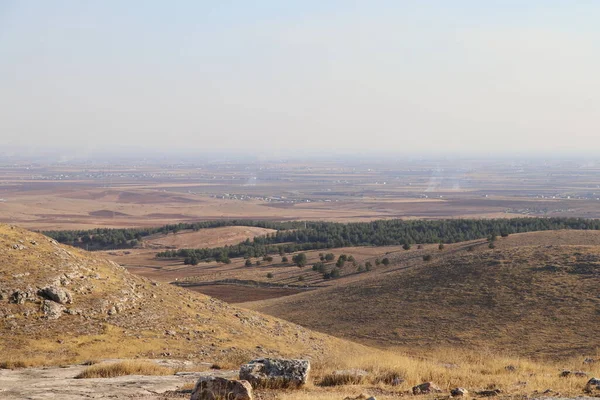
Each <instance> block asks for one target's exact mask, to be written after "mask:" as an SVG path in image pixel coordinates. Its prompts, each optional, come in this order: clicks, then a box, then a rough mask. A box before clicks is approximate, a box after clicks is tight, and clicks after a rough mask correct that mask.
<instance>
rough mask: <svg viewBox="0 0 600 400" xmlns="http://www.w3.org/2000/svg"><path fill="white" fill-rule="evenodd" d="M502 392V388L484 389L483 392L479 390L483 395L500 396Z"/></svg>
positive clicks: (480, 394) (479, 393)
mask: <svg viewBox="0 0 600 400" xmlns="http://www.w3.org/2000/svg"><path fill="white" fill-rule="evenodd" d="M500 393H502V390H500V389H493V390H482V391H481V392H477V394H478V395H479V396H482V397H495V396H498V395H499V394H500Z"/></svg>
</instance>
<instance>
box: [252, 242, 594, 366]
mask: <svg viewBox="0 0 600 400" xmlns="http://www.w3.org/2000/svg"><path fill="white" fill-rule="evenodd" d="M599 237H600V236H598V235H597V233H595V232H593V233H592V232H590V233H589V234H588V233H586V232H576V233H574V234H573V235H571V233H569V232H558V233H549V232H544V233H539V234H538V233H529V234H522V235H512V236H510V237H508V238H505V239H504V238H503V239H500V240H498V242H497V248H496V249H493V250H492V249H488V248H487V245H486V244H484V245H480V246H477V247H476V248H475V250H474V251H467V250H463V251H461V252H457V253H455V254H453V255H450V256H447V257H444V256H443V255H442V254H443V252H442V253H439V252H438V253H434V254H433V256H434V258H433V260H432V261H431V262H429V263H418V264H415V265H414V266H406V268H401V266H392V267H390V270H391V269H395V271H392V272H386V271H385V270H381V271H377V274H376V275H375V276H373V274H370V276H369V277H365V279H362V280H359V281H355V282H351V283H347V284H340V285H336V286H333V287H330V288H325V289H319V290H317V291H313V292H311V293H303V294H298V295H294V296H289V297H284V298H279V299H272V300H266V301H263V302H257V303H246V304H244V306H248V307H250V308H253V309H256V310H259V311H261V312H265V313H268V314H271V315H274V316H278V317H281V318H285V319H287V320H290V321H293V322H296V323H299V324H301V325H303V326H307V327H310V328H312V329H316V330H318V331H321V332H326V333H330V334H335V335H337V336H338V337H344V338H348V339H353V340H356V341H360V342H362V343H365V344H369V345H376V346H381V347H388V348H389V347H401V348H403V349H406V350H407V351H409V352H415V353H418V352H420V351H422V350H423V349H424V348H430V347H431V346H436V347H461V348H473V349H482V348H487V349H491V350H494V351H496V352H507V353H510V354H514V355H519V356H533V357H543V358H548V357H551V358H563V357H568V356H571V355H584V354H592V353H595V351H596V350H597V349H598V348H600V342H599V341H598V337H600V323H598V321H600V290H599V288H600V247H599V246H597V243H598V240H597V239H598V238H599ZM555 242H556V243H560V245H552V244H549V243H555ZM536 243H544V244H542V245H540V244H536ZM574 243H583V244H585V245H574Z"/></svg>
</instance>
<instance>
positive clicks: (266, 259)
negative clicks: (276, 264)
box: [263, 256, 273, 262]
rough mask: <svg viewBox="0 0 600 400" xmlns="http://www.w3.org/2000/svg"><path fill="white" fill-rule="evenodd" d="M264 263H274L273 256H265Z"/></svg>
mask: <svg viewBox="0 0 600 400" xmlns="http://www.w3.org/2000/svg"><path fill="white" fill-rule="evenodd" d="M263 261H266V262H271V261H273V257H271V256H263Z"/></svg>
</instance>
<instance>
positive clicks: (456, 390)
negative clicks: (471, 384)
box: [450, 387, 469, 397]
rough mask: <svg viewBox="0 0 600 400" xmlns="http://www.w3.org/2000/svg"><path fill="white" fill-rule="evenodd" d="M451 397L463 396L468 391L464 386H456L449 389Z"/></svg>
mask: <svg viewBox="0 0 600 400" xmlns="http://www.w3.org/2000/svg"><path fill="white" fill-rule="evenodd" d="M450 394H451V395H452V397H464V396H466V395H468V394H469V391H468V390H467V389H465V388H461V387H457V388H454V389H452V390H451V391H450Z"/></svg>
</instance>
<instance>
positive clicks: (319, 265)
mask: <svg viewBox="0 0 600 400" xmlns="http://www.w3.org/2000/svg"><path fill="white" fill-rule="evenodd" d="M312 270H313V271H316V272H324V271H325V264H323V263H322V262H318V263H316V264H315V265H313V266H312Z"/></svg>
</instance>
